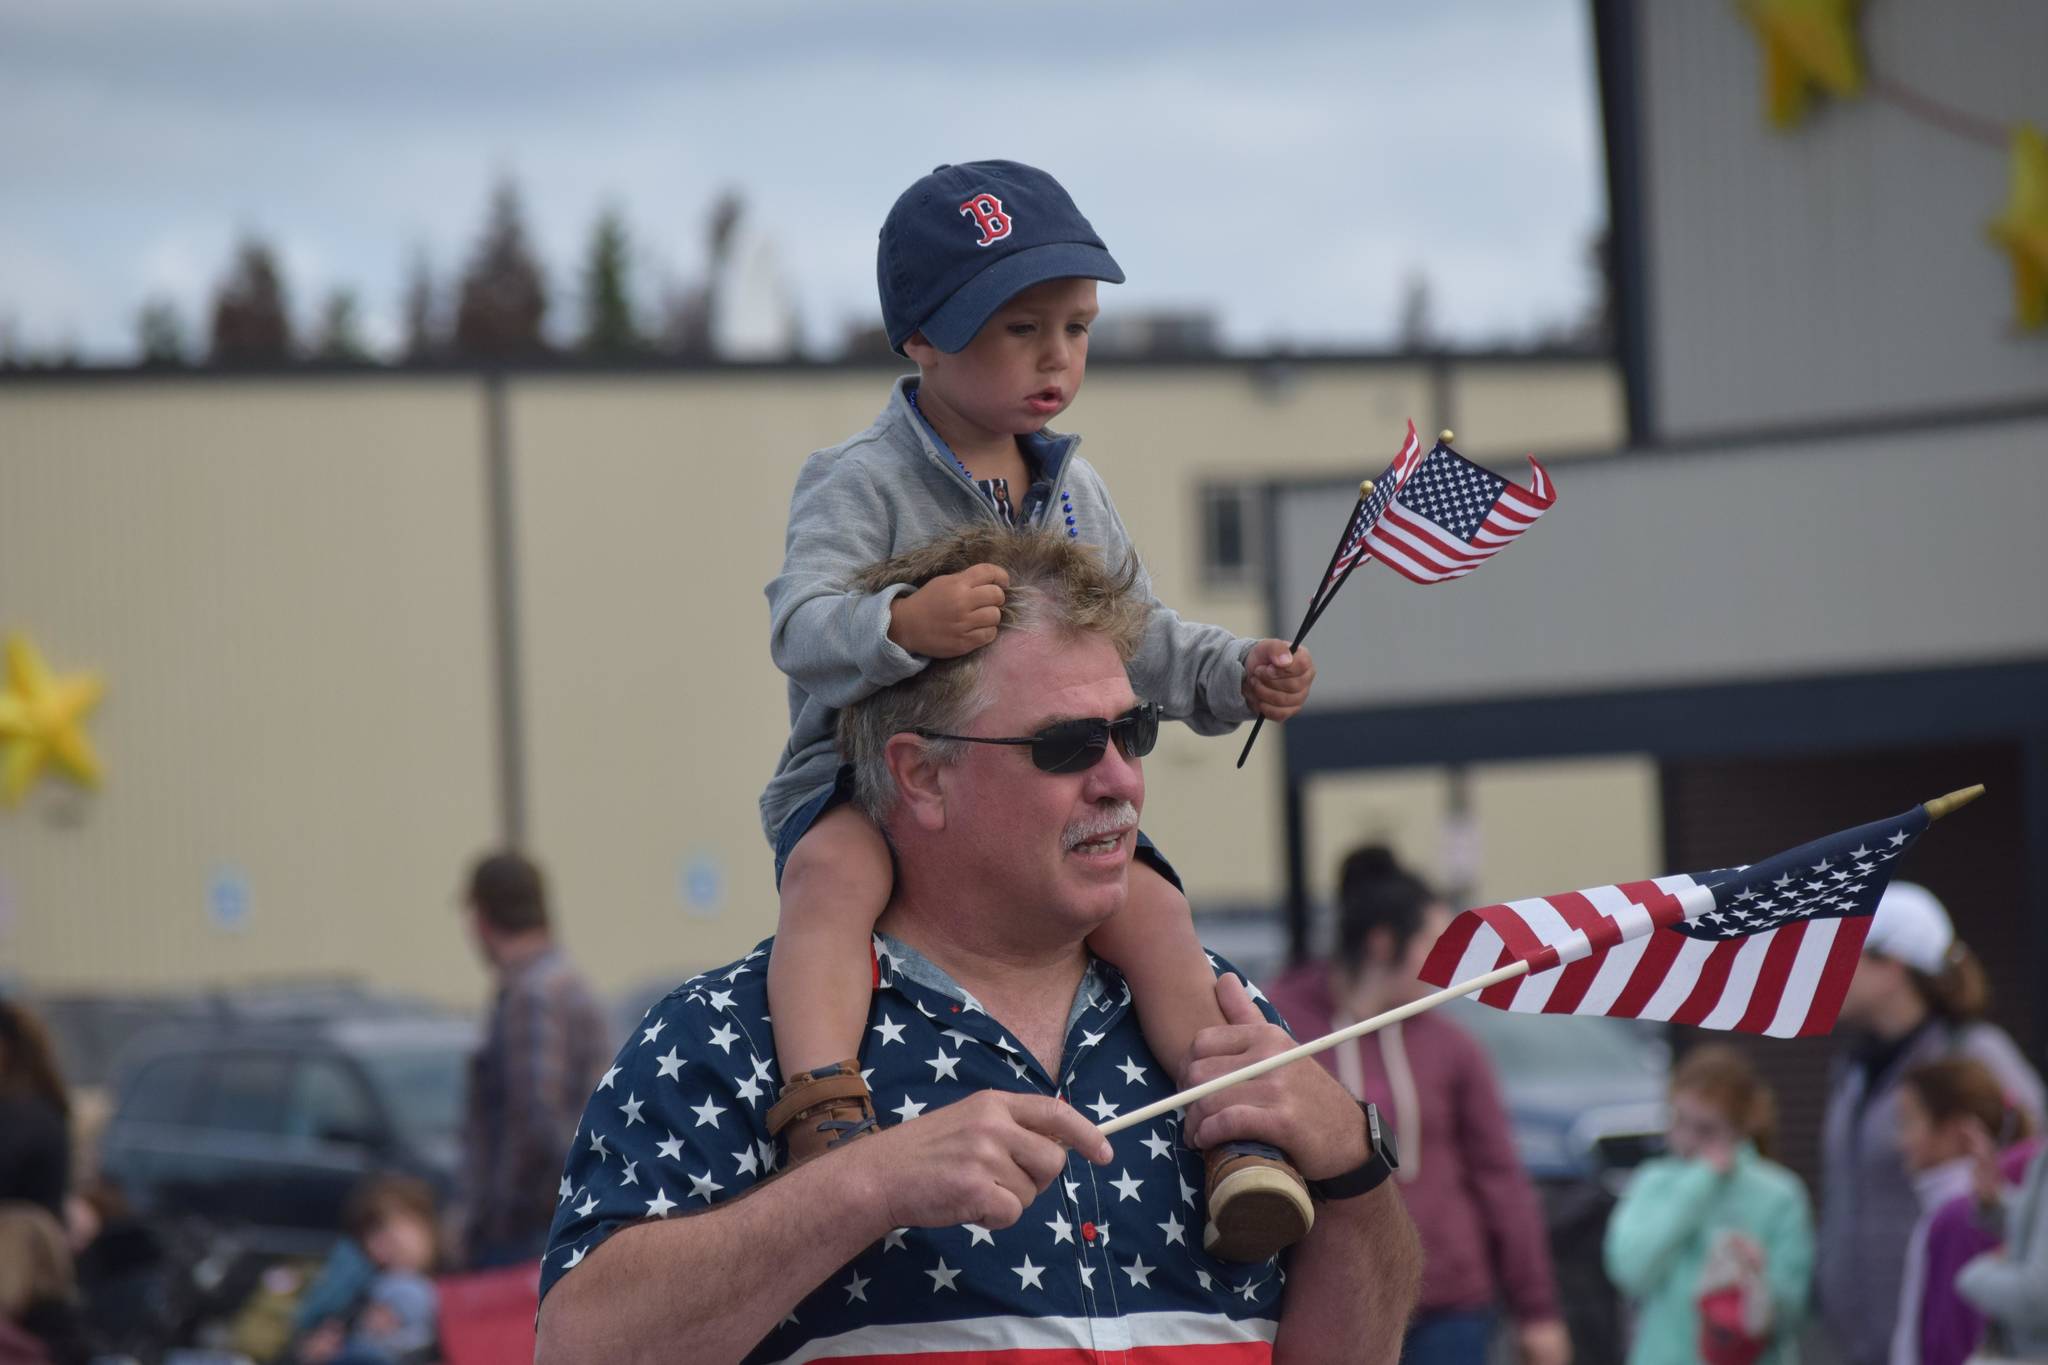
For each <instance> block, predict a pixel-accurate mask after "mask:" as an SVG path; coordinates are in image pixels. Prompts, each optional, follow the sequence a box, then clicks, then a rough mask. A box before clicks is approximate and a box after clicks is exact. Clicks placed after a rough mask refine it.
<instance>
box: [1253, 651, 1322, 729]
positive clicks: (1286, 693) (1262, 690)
mask: <svg viewBox="0 0 2048 1365" xmlns="http://www.w3.org/2000/svg"><path fill="white" fill-rule="evenodd" d="M1315 680H1316V661H1315V660H1314V659H1312V658H1310V657H1309V653H1308V651H1307V650H1305V649H1297V650H1293V651H1291V652H1290V651H1289V650H1288V648H1287V642H1286V641H1285V640H1261V641H1259V642H1258V643H1257V644H1255V645H1253V646H1252V652H1251V653H1250V654H1247V655H1246V656H1245V660H1244V699H1245V701H1246V702H1248V703H1249V704H1250V705H1251V708H1252V710H1254V711H1256V712H1258V713H1259V714H1260V715H1262V716H1264V717H1265V718H1266V719H1267V720H1287V719H1290V718H1291V717H1292V716H1293V715H1294V713H1295V712H1297V711H1299V710H1301V704H1302V703H1303V702H1305V701H1307V700H1308V689H1309V684H1311V683H1313V682H1314V681H1315Z"/></svg>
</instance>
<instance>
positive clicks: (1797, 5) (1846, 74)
mask: <svg viewBox="0 0 2048 1365" xmlns="http://www.w3.org/2000/svg"><path fill="white" fill-rule="evenodd" d="M1740 3H1741V5H1742V13H1743V15H1744V17H1745V18H1747V19H1748V20H1749V22H1750V23H1751V24H1752V25H1753V26H1754V27H1755V29H1756V32H1757V37H1758V38H1759V39H1761V40H1762V42H1763V47H1764V104H1765V107H1766V108H1767V109H1768V110H1769V112H1770V116H1771V122H1772V123H1774V124H1776V125H1777V126H1778V127H1780V128H1790V127H1791V126H1792V125H1793V124H1795V123H1797V122H1799V120H1800V119H1802V118H1804V117H1805V116H1806V101H1807V97H1808V95H1809V94H1810V93H1811V92H1812V90H1813V89H1814V88H1819V89H1821V90H1825V91H1826V92H1827V93H1829V94H1831V95H1838V96H1848V95H1853V94H1855V93H1856V92H1857V91H1859V90H1861V89H1862V88H1863V61H1862V59H1861V58H1860V57H1859V56H1857V53H1856V8H1857V6H1858V5H1859V4H1860V3H1861V0H1740Z"/></svg>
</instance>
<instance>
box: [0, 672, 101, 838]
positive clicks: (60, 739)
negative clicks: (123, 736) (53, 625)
mask: <svg viewBox="0 0 2048 1365" xmlns="http://www.w3.org/2000/svg"><path fill="white" fill-rule="evenodd" d="M105 690H106V688H105V685H104V684H103V683H102V682H101V681H100V678H99V675H98V674H95V673H79V674H74V675H72V676H70V677H66V678H59V677H56V676H54V675H53V674H52V673H51V672H50V669H49V666H48V665H46V664H45V663H44V662H43V656H42V655H41V654H40V653H39V652H37V650H36V647H35V646H34V645H33V644H31V643H29V641H28V639H27V637H25V636H21V635H14V636H10V637H8V641H7V687H6V690H5V691H0V802H5V803H6V804H7V805H10V806H18V805H20V804H21V800H22V798H23V797H24V796H27V795H28V790H29V788H30V787H31V786H33V785H34V784H35V780H36V778H37V777H38V776H40V775H41V773H42V771H43V768H44V766H45V765H47V764H50V763H55V764H56V765H57V766H58V767H59V768H61V769H63V770H64V771H65V772H66V773H68V774H69V775H70V776H71V777H72V778H73V779H75V780H76V781H78V782H80V783H82V784H84V785H85V786H88V787H97V786H98V785H99V784H100V762H99V757H98V756H97V755H96V754H94V753H93V751H92V742H91V741H90V740H88V739H87V738H86V737H85V731H84V729H83V728H81V722H83V721H84V719H85V716H86V713H87V712H89V711H91V710H92V708H93V707H94V706H95V705H97V704H98V703H99V699H100V695H101V694H102V693H103V692H104V691H105Z"/></svg>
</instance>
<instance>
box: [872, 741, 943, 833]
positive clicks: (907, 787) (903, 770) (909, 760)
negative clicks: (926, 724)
mask: <svg viewBox="0 0 2048 1365" xmlns="http://www.w3.org/2000/svg"><path fill="white" fill-rule="evenodd" d="M882 761H883V762H884V763H886V764H888V765H889V776H891V777H893V778H894V779H896V799H897V804H898V807H899V808H900V809H901V810H902V811H903V812H904V814H906V815H908V816H909V817H910V818H911V819H912V820H914V821H915V822H916V823H917V826H918V828H920V829H924V830H929V831H931V832H932V833H937V832H938V831H940V830H942V829H944V828H945V827H946V793H945V788H944V786H943V784H942V783H941V781H940V775H941V774H942V773H943V772H944V771H945V765H943V764H940V763H935V762H933V761H932V758H931V746H930V744H929V743H928V742H926V741H925V740H922V739H919V738H918V737H917V736H916V735H913V734H910V733H908V732H907V731H906V732H905V733H903V734H899V735H891V736H890V737H889V742H888V743H887V744H885V745H884V746H882Z"/></svg>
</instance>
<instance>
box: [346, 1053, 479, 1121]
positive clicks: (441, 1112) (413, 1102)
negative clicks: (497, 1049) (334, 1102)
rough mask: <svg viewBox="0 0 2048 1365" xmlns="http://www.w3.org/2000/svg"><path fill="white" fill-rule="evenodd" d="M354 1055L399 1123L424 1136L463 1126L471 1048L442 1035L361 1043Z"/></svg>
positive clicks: (393, 1117)
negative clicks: (415, 1040) (421, 1039)
mask: <svg viewBox="0 0 2048 1365" xmlns="http://www.w3.org/2000/svg"><path fill="white" fill-rule="evenodd" d="M355 1056H356V1059H357V1060H358V1061H360V1062H361V1063H362V1064H363V1069H364V1070H365V1071H368V1072H369V1073H370V1082H371V1084H372V1085H374V1086H375V1087H376V1089H377V1093H378V1094H379V1095H381V1096H383V1098H384V1103H385V1104H386V1105H387V1106H388V1107H389V1109H390V1113H391V1117H392V1119H393V1120H394V1121H395V1122H396V1123H397V1124H398V1126H399V1127H401V1128H403V1129H405V1130H406V1131H407V1132H410V1133H416V1134H419V1135H421V1136H441V1135H443V1134H448V1133H453V1132H454V1131H455V1130H456V1129H457V1128H459V1127H460V1126H461V1124H462V1097H463V1088H464V1086H465V1085H467V1084H468V1080H467V1077H466V1075H465V1068H466V1066H467V1064H468V1061H469V1054H468V1051H467V1049H465V1048H461V1047H455V1046H450V1045H448V1044H447V1043H445V1042H442V1041H438V1040H437V1041H435V1042H420V1043H414V1044H404V1043H384V1044H379V1045H377V1046H374V1047H365V1048H362V1049H360V1050H359V1051H357V1052H356V1054H355Z"/></svg>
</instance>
